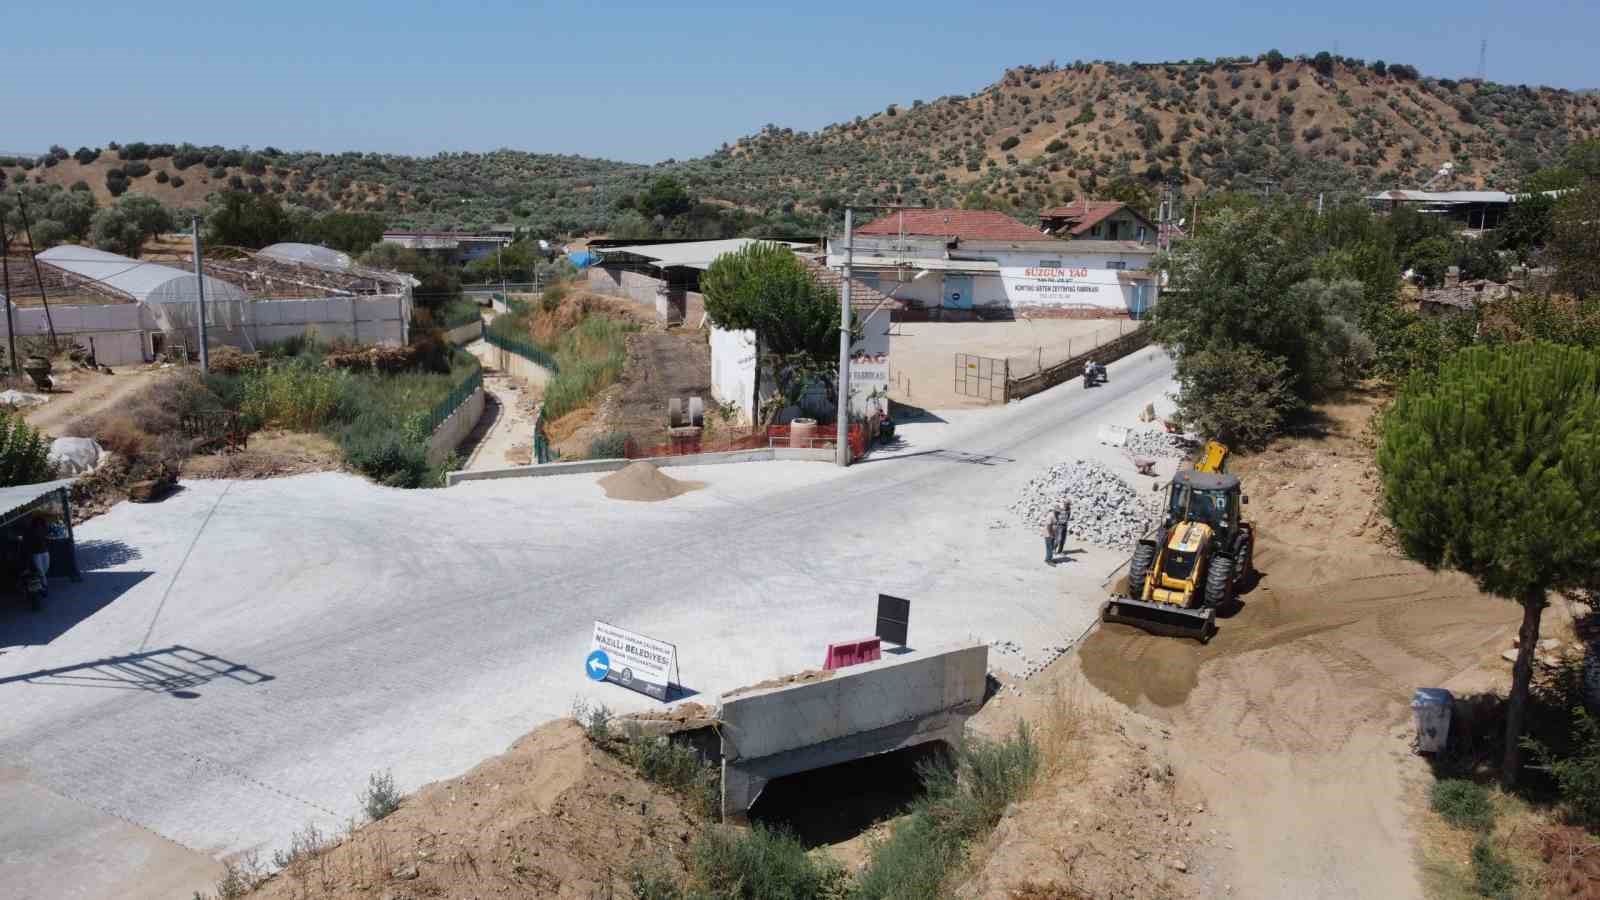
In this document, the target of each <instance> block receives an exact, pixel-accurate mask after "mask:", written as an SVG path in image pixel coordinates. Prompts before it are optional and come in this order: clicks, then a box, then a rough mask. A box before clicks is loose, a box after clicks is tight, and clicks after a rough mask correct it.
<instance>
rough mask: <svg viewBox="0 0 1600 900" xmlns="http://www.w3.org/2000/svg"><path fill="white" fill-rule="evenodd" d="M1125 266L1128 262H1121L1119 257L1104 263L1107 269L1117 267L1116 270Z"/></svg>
mask: <svg viewBox="0 0 1600 900" xmlns="http://www.w3.org/2000/svg"><path fill="white" fill-rule="evenodd" d="M1127 267H1128V264H1127V263H1126V262H1123V261H1122V260H1120V259H1114V260H1112V261H1110V262H1108V263H1106V268H1108V269H1117V270H1119V271H1120V270H1122V269H1126V268H1127Z"/></svg>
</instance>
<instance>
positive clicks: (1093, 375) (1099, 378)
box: [1083, 362, 1110, 390]
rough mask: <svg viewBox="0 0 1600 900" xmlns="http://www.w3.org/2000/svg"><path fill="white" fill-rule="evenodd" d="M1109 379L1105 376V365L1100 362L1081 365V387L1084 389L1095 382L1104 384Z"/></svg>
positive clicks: (1092, 385) (1090, 386) (1095, 383)
mask: <svg viewBox="0 0 1600 900" xmlns="http://www.w3.org/2000/svg"><path fill="white" fill-rule="evenodd" d="M1109 380H1110V379H1109V378H1107V377H1106V367H1105V366H1103V365H1101V364H1100V363H1094V362H1092V363H1087V364H1085V365H1084V367H1083V387H1084V389H1085V390H1088V389H1089V388H1092V387H1094V386H1095V385H1097V384H1105V383H1106V382H1107V381H1109Z"/></svg>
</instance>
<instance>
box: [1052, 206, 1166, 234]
mask: <svg viewBox="0 0 1600 900" xmlns="http://www.w3.org/2000/svg"><path fill="white" fill-rule="evenodd" d="M1127 206H1128V204H1126V203H1123V202H1122V201H1120V200H1079V201H1077V202H1076V203H1068V204H1067V205H1066V206H1056V207H1052V208H1050V209H1047V210H1044V211H1042V212H1040V213H1039V220H1040V222H1042V223H1045V222H1048V220H1050V219H1065V220H1066V221H1065V222H1063V223H1062V224H1061V225H1060V226H1057V227H1056V228H1055V229H1054V230H1053V232H1052V233H1054V234H1060V233H1062V232H1063V231H1065V232H1066V233H1067V234H1070V235H1072V236H1074V237H1077V236H1079V235H1084V234H1088V233H1089V230H1090V229H1091V228H1093V227H1094V226H1095V225H1097V224H1099V223H1100V222H1103V221H1105V220H1106V219H1107V218H1109V217H1111V216H1112V215H1115V214H1116V212H1117V211H1118V210H1120V209H1123V208H1125V207H1127ZM1130 211H1131V212H1133V214H1134V215H1136V216H1139V218H1141V219H1143V218H1144V216H1141V215H1139V212H1138V210H1130Z"/></svg>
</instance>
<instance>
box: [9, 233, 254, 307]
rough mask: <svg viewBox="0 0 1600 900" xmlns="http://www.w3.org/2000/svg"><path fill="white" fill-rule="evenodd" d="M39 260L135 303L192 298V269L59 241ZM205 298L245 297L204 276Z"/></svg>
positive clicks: (40, 255)
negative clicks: (178, 267)
mask: <svg viewBox="0 0 1600 900" xmlns="http://www.w3.org/2000/svg"><path fill="white" fill-rule="evenodd" d="M38 260H39V262H41V263H45V264H46V265H49V266H50V267H51V268H53V269H58V270H60V271H61V272H63V273H66V274H68V275H71V276H73V277H75V278H76V279H81V280H82V281H84V282H89V283H91V284H93V285H94V286H97V287H101V288H105V289H109V290H112V291H116V292H117V293H120V294H125V295H127V296H128V297H130V298H132V299H133V300H135V301H137V302H139V303H185V302H193V301H194V300H195V297H196V294H197V293H198V292H197V290H196V287H197V283H196V280H195V276H194V273H193V272H186V271H184V270H183V269H177V268H173V267H172V266H166V265H162V264H160V263H153V262H144V261H142V260H137V259H133V258H131V257H127V256H120V255H118V254H116V253H107V252H105V251H104V250H96V249H94V248H93V247H79V246H76V245H73V244H62V245H61V246H59V247H51V248H50V249H48V250H45V251H44V252H42V253H40V254H38ZM205 292H206V299H208V300H248V299H249V297H248V296H247V295H246V294H245V292H244V289H243V288H240V287H239V286H237V285H234V284H230V283H228V282H226V281H222V280H220V279H216V278H212V277H211V276H209V275H207V276H206V278H205Z"/></svg>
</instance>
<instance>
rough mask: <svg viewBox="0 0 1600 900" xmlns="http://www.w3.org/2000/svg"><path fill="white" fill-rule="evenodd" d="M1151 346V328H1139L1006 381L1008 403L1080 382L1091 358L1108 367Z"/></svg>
mask: <svg viewBox="0 0 1600 900" xmlns="http://www.w3.org/2000/svg"><path fill="white" fill-rule="evenodd" d="M1148 343H1150V328H1149V326H1146V325H1140V326H1139V327H1138V328H1136V329H1134V330H1133V331H1131V332H1129V333H1128V334H1125V335H1123V336H1122V337H1120V338H1117V339H1116V340H1114V341H1107V342H1106V343H1104V344H1101V345H1100V346H1098V347H1095V348H1094V349H1093V350H1089V351H1087V352H1084V353H1080V354H1078V355H1077V356H1074V357H1072V358H1071V359H1068V360H1066V361H1064V362H1060V363H1057V364H1055V365H1053V366H1050V367H1048V368H1046V369H1043V370H1041V371H1039V372H1035V373H1034V374H1032V375H1028V376H1025V377H1022V378H1013V379H1009V380H1007V381H1006V392H1005V399H1007V400H1020V399H1022V398H1023V397H1028V396H1032V395H1033V394H1037V393H1039V392H1040V391H1043V390H1047V389H1049V388H1053V387H1055V386H1056V385H1058V384H1061V383H1062V382H1064V381H1070V380H1072V379H1074V378H1078V377H1080V376H1081V375H1083V364H1084V363H1085V362H1086V361H1087V360H1088V359H1089V357H1091V356H1092V357H1094V358H1095V360H1096V361H1098V362H1102V363H1109V362H1113V361H1115V360H1119V359H1121V358H1123V357H1124V356H1127V355H1128V354H1130V353H1132V352H1134V351H1135V350H1138V349H1139V348H1140V347H1143V346H1145V345H1146V344H1148Z"/></svg>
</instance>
